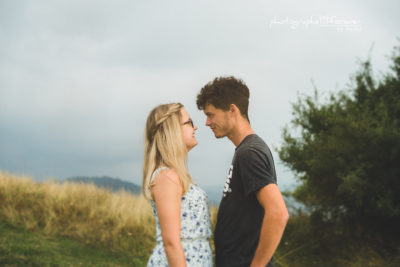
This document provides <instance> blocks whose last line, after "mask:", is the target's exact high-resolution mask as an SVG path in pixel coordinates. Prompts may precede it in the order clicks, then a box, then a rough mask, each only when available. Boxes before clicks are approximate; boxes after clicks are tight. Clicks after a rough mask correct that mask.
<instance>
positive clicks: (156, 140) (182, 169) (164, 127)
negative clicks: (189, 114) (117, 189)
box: [142, 103, 192, 199]
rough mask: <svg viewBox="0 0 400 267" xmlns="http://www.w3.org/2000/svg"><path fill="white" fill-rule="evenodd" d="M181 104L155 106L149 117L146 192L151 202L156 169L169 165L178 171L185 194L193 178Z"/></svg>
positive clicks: (145, 173)
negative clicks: (153, 177) (184, 136)
mask: <svg viewBox="0 0 400 267" xmlns="http://www.w3.org/2000/svg"><path fill="white" fill-rule="evenodd" d="M182 108H183V105H182V104H181V103H171V104H165V105H159V106H157V107H155V108H154V109H153V110H152V111H151V112H150V114H149V116H148V117H147V122H146V130H145V149H144V162H143V183H142V193H143V195H144V196H145V197H146V198H147V199H151V187H152V186H153V185H154V184H153V183H152V181H151V176H152V174H153V172H154V171H155V170H156V168H158V167H160V166H166V167H168V168H170V169H172V170H174V171H175V172H176V173H177V174H178V176H179V179H180V181H181V184H182V187H183V191H184V192H187V191H188V190H189V187H190V184H191V183H192V178H191V177H190V175H189V173H188V171H187V167H186V166H187V165H186V162H187V149H186V146H185V144H184V143H183V137H182V129H181V117H182V116H181V109H182Z"/></svg>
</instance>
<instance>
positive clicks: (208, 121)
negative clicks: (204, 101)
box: [206, 118, 211, 126]
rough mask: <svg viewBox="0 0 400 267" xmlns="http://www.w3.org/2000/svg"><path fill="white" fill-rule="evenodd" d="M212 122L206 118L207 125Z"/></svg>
mask: <svg viewBox="0 0 400 267" xmlns="http://www.w3.org/2000/svg"><path fill="white" fill-rule="evenodd" d="M210 124H211V121H210V120H209V119H208V118H207V119H206V126H210Z"/></svg>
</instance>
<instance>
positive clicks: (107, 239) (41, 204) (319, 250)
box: [0, 171, 400, 267]
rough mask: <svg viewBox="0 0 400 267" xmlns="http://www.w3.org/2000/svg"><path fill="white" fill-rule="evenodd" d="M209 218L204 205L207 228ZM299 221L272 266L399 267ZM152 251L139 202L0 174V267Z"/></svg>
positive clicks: (130, 260)
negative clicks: (207, 218)
mask: <svg viewBox="0 0 400 267" xmlns="http://www.w3.org/2000/svg"><path fill="white" fill-rule="evenodd" d="M216 213H217V207H211V220H212V225H213V228H214V227H215V222H216ZM307 220H308V219H307V217H304V215H303V216H301V215H300V214H298V215H296V214H292V216H291V219H290V220H289V223H288V226H287V228H286V231H285V234H284V236H283V239H282V242H281V244H280V246H279V248H278V250H277V252H276V253H275V256H274V258H275V265H276V266H277V267H297V266H298V267H302V266H324V267H326V266H350V267H363V266H370V267H372V266H390V267H395V266H400V265H399V264H400V256H398V255H400V253H399V254H393V253H392V254H388V253H385V252H383V251H382V250H381V249H380V247H381V246H380V245H379V244H375V246H371V245H370V244H367V245H364V244H359V243H356V242H353V241H352V240H350V239H348V238H347V239H346V237H345V236H343V237H340V236H335V235H334V234H332V233H330V231H329V229H328V230H325V231H320V230H318V229H312V228H310V226H309V225H308V224H307ZM154 245H155V221H154V218H153V214H152V211H151V206H150V203H149V202H148V201H147V200H145V199H143V198H142V197H139V196H135V195H132V194H129V193H126V192H119V193H111V192H109V191H107V190H105V189H99V188H97V187H95V186H94V185H90V184H79V183H62V184H60V183H57V182H45V183H37V182H34V181H33V180H32V179H30V178H29V177H23V176H15V175H11V174H8V173H5V172H1V171H0V266H137V267H141V266H146V263H147V260H148V257H149V256H150V253H151V251H152V249H153V247H154ZM211 245H212V246H213V244H212V243H211ZM399 252H400V251H399ZM396 255H397V256H396Z"/></svg>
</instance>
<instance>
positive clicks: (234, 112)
mask: <svg viewBox="0 0 400 267" xmlns="http://www.w3.org/2000/svg"><path fill="white" fill-rule="evenodd" d="M229 111H230V112H231V113H232V115H234V116H240V110H239V108H238V107H237V106H236V105H235V104H230V105H229Z"/></svg>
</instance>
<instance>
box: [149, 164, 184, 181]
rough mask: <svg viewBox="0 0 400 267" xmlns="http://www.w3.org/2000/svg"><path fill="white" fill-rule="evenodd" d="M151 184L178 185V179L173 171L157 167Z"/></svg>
mask: <svg viewBox="0 0 400 267" xmlns="http://www.w3.org/2000/svg"><path fill="white" fill-rule="evenodd" d="M152 180H153V183H161V184H164V183H168V182H173V183H175V184H180V183H181V182H180V179H179V176H178V174H177V173H176V172H175V170H173V169H171V168H168V167H159V168H157V169H156V170H155V171H154V173H153V179H152Z"/></svg>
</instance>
